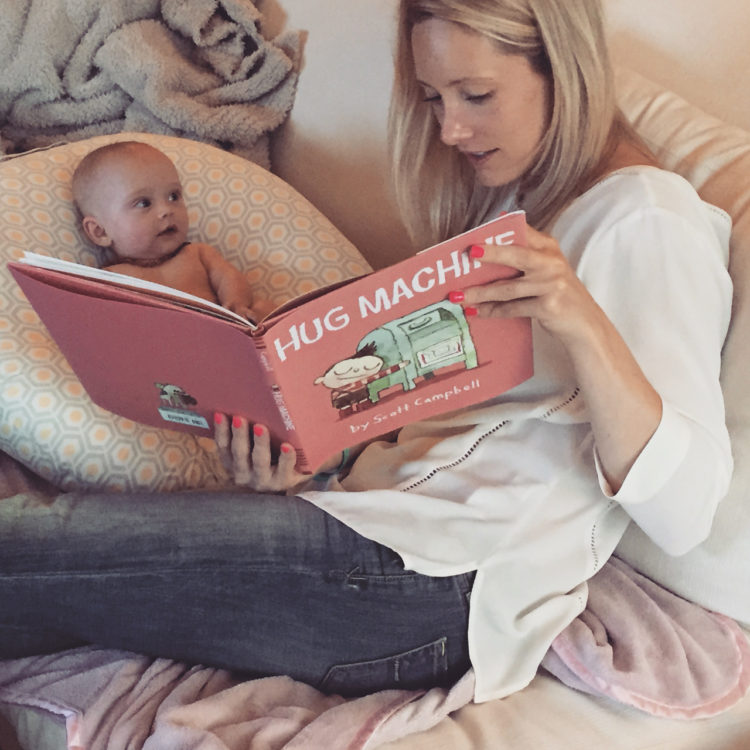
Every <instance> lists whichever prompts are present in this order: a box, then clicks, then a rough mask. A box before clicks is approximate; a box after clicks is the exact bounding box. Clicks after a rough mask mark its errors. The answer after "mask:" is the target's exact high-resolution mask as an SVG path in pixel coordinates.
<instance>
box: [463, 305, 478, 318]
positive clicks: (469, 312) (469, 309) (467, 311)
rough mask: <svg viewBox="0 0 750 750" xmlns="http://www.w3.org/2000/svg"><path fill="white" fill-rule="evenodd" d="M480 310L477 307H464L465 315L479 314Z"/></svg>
mask: <svg viewBox="0 0 750 750" xmlns="http://www.w3.org/2000/svg"><path fill="white" fill-rule="evenodd" d="M478 313H479V310H477V308H476V307H464V315H468V316H472V315H477V314H478Z"/></svg>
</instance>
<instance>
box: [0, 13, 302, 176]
mask: <svg viewBox="0 0 750 750" xmlns="http://www.w3.org/2000/svg"><path fill="white" fill-rule="evenodd" d="M256 5H257V3H255V4H254V3H252V2H250V0H13V2H6V3H3V11H2V13H1V14H0V151H2V152H18V151H25V150H28V149H30V148H36V147H40V146H46V145H49V144H51V143H56V142H59V141H65V140H80V139H82V138H88V137H90V136H92V135H102V134H107V133H117V132H121V131H140V132H149V133H161V134H167V135H177V136H183V137H186V138H191V139H194V140H200V141H205V142H208V143H213V144H214V145H218V146H220V147H222V148H224V149H227V150H230V151H233V152H234V153H237V154H239V155H241V156H244V157H246V158H248V159H250V160H252V161H254V162H256V163H258V164H261V165H262V166H265V167H268V166H269V155H268V151H269V149H268V136H269V134H270V133H271V132H272V131H273V130H274V129H275V128H277V127H278V126H279V125H280V124H281V123H282V122H283V121H284V119H285V118H286V116H287V115H288V113H289V110H290V109H291V106H292V103H293V101H294V95H295V91H296V84H297V72H298V71H297V68H298V65H297V63H298V61H299V55H300V38H299V34H297V33H294V32H287V33H285V34H283V35H281V36H279V37H277V38H276V39H273V40H269V39H266V38H265V37H264V36H263V34H262V31H261V21H262V16H261V14H260V12H259V10H258V9H257V7H256Z"/></svg>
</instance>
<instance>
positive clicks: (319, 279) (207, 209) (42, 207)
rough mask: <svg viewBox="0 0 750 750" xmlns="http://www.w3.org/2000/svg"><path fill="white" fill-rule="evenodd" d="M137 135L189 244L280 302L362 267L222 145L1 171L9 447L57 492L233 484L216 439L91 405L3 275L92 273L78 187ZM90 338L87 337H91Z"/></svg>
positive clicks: (10, 163)
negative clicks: (39, 263) (18, 270)
mask: <svg viewBox="0 0 750 750" xmlns="http://www.w3.org/2000/svg"><path fill="white" fill-rule="evenodd" d="M128 138H137V139H139V140H143V141H145V142H147V143H150V144H152V145H154V146H156V147H157V148H160V149H161V150H162V151H164V152H165V153H166V154H167V155H168V156H169V157H171V158H172V160H173V161H174V162H175V164H176V166H177V169H178V171H179V172H180V175H181V177H182V181H183V187H184V191H185V198H186V201H187V204H188V211H189V216H190V225H191V233H190V236H191V238H193V239H196V240H202V241H204V242H209V243H211V244H213V245H215V246H216V247H218V248H220V249H221V250H222V252H223V254H224V255H225V256H226V257H227V258H228V259H229V260H230V261H232V262H234V263H235V264H236V265H237V266H238V267H240V268H241V269H243V270H245V272H246V274H247V277H248V279H249V280H250V282H251V283H252V285H253V287H254V292H255V294H256V296H257V297H258V298H268V299H271V300H272V301H273V302H277V303H280V302H282V301H284V300H286V299H288V298H290V297H292V296H295V295H297V294H302V293H304V292H308V291H310V290H312V289H314V288H316V287H319V286H321V285H323V284H327V283H331V282H335V281H339V280H340V279H343V278H346V277H350V276H355V275H359V274H361V273H363V272H364V271H366V270H367V265H366V263H365V261H364V260H363V258H362V257H361V256H360V254H359V253H358V252H357V250H356V249H355V248H354V247H353V246H352V245H351V243H349V242H348V241H347V240H346V239H345V238H344V237H343V236H342V235H341V233H340V232H338V231H337V230H336V229H335V228H334V227H333V225H332V224H331V223H330V222H329V221H328V220H327V219H326V218H325V217H324V216H322V215H321V214H320V213H319V212H318V211H317V210H316V209H315V208H313V206H312V205H311V204H310V203H309V202H308V201H306V200H305V199H304V198H302V197H301V196H300V195H299V193H297V192H296V191H295V190H293V189H292V188H290V187H289V186H288V185H287V184H286V183H284V182H283V181H282V180H280V179H279V178H278V177H275V176H274V175H272V174H270V173H269V172H267V171H266V170H264V169H263V168H261V167H259V166H257V165H256V164H253V163H251V162H249V161H246V160H245V159H242V158H240V157H238V156H235V155H232V154H229V153H227V152H225V151H222V150H220V149H218V148H215V147H213V146H209V145H206V144H203V143H197V142H193V141H189V140H185V139H180V138H174V137H170V136H158V135H145V134H132V133H130V134H128V133H125V134H118V135H115V136H100V137H96V138H91V139H89V140H85V141H78V142H75V143H70V144H66V145H62V146H57V147H54V148H50V149H47V150H41V151H34V152H29V153H26V154H23V155H21V156H18V157H13V158H8V159H5V160H3V161H2V162H0V196H1V197H0V450H3V451H5V452H6V453H8V454H10V455H11V456H13V457H15V458H16V459H18V460H19V461H21V462H22V463H23V464H25V465H26V466H28V467H29V468H31V469H32V470H33V471H35V472H36V473H37V474H39V475H41V476H43V477H44V478H46V479H48V480H49V481H51V482H52V483H53V484H55V485H56V486H58V487H60V488H62V489H74V488H86V489H122V490H129V489H133V490H134V489H149V490H176V489H184V488H192V487H203V486H211V485H215V484H219V483H222V482H223V481H224V476H223V472H222V470H221V466H220V462H219V461H217V458H216V453H215V450H214V445H213V441H211V440H207V439H205V438H197V437H194V436H192V435H188V434H186V433H180V432H175V431H170V430H166V429H154V428H152V427H147V426H144V425H140V424H135V423H134V422H132V421H129V420H126V419H123V418H120V417H117V416H115V415H113V414H111V413H109V412H106V411H104V410H102V409H100V408H99V407H97V406H96V405H95V404H93V403H92V402H91V400H90V399H89V398H88V396H87V395H86V393H85V392H84V390H83V388H82V387H81V385H80V383H79V382H78V380H77V378H76V377H75V375H74V374H73V372H72V370H71V369H70V367H69V366H68V363H67V361H66V360H65V358H64V357H63V356H62V355H61V354H60V352H59V350H58V349H57V346H56V345H55V343H54V342H53V341H52V340H51V338H50V337H49V335H48V334H47V331H46V329H45V328H44V326H43V325H41V323H40V322H39V319H38V318H37V316H36V314H35V313H34V311H33V309H32V308H31V307H30V306H29V304H28V303H27V302H26V300H25V298H24V297H23V295H22V293H21V291H20V289H19V288H18V286H17V285H16V282H15V281H14V279H13V278H12V276H11V275H10V273H9V271H8V268H7V265H6V264H7V261H9V260H15V259H18V258H19V257H20V256H21V255H22V253H23V252H24V251H26V250H30V251H33V252H39V253H43V254H47V255H54V256H57V257H60V258H63V259H65V260H72V261H77V262H82V263H87V264H89V265H96V264H97V257H96V254H95V250H94V248H93V247H92V246H90V245H89V244H88V243H87V242H86V240H85V238H84V235H83V234H82V232H81V231H80V229H79V226H78V219H77V215H76V212H75V210H74V207H73V204H72V201H71V191H70V178H71V174H72V171H73V169H74V168H75V166H76V165H77V163H78V161H79V160H80V159H81V158H82V157H83V156H84V155H85V154H86V153H88V151H90V150H91V149H93V148H95V147H98V146H101V145H103V144H105V143H109V142H111V141H114V140H123V139H128ZM81 335H85V332H84V331H82V332H81Z"/></svg>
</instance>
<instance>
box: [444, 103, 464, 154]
mask: <svg viewBox="0 0 750 750" xmlns="http://www.w3.org/2000/svg"><path fill="white" fill-rule="evenodd" d="M471 135H472V130H471V128H470V127H469V126H468V125H467V124H466V122H465V120H464V118H463V117H462V116H461V115H460V113H459V112H457V111H456V110H455V109H453V108H448V107H446V109H445V112H444V113H443V118H442V122H441V123H440V140H441V141H442V142H443V143H444V144H445V145H446V146H457V145H458V144H459V143H461V142H462V141H465V140H466V139H468V138H470V137H471Z"/></svg>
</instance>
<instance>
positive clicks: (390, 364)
mask: <svg viewBox="0 0 750 750" xmlns="http://www.w3.org/2000/svg"><path fill="white" fill-rule="evenodd" d="M525 226H526V225H525V217H524V215H523V213H522V212H514V213H511V214H505V215H503V216H501V217H499V218H497V219H494V220H492V221H490V222H487V223H486V224H483V225H481V226H479V227H477V228H475V229H472V230H470V231H468V232H465V233H463V234H461V235H458V236H457V237H453V238H452V239H450V240H447V241H446V242H443V243H440V244H439V245H435V246H434V247H432V248H429V249H428V250H425V251H423V252H421V253H418V254H417V255H415V256H413V257H411V258H408V259H406V260H404V261H401V262H400V263H397V264H396V265H394V266H391V267H389V268H385V269H382V270H380V271H376V272H373V273H371V274H368V275H366V276H363V277H360V278H358V279H355V280H353V281H351V282H348V283H345V284H343V285H337V286H336V287H335V288H333V289H332V290H325V289H324V290H321V291H320V292H319V293H318V294H317V296H315V295H313V296H310V295H306V296H305V297H304V298H303V299H301V301H298V302H297V303H295V302H292V303H290V304H287V305H284V306H283V307H282V308H280V309H279V311H277V312H274V313H272V314H271V315H270V316H268V317H267V318H266V319H265V320H263V321H262V322H261V324H260V326H258V327H257V328H256V327H253V326H251V325H249V324H248V325H243V324H241V323H238V322H232V321H229V320H222V319H220V318H217V317H215V316H213V315H209V314H206V313H205V312H201V311H198V310H196V309H192V308H190V307H186V306H184V305H183V304H181V303H179V302H175V301H170V300H168V299H165V298H164V297H163V296H158V297H153V296H150V295H149V294H148V293H147V292H144V291H141V290H137V289H131V288H125V287H119V286H112V285H110V284H103V283H101V282H99V281H97V280H94V279H90V278H84V277H81V276H77V275H73V274H71V273H63V272H60V271H53V270H48V269H46V268H39V267H35V266H34V265H30V264H29V263H24V262H22V261H21V262H15V263H11V264H9V265H10V268H11V272H12V273H13V275H14V277H15V278H16V280H17V282H18V283H19V285H20V286H21V288H22V290H23V292H24V293H25V294H26V297H27V298H28V300H29V302H30V303H31V305H32V306H33V307H34V309H35V310H36V312H37V314H38V315H39V317H40V318H41V320H42V322H43V323H44V324H45V326H46V327H47V329H48V330H49V332H50V335H51V336H52V338H53V339H54V340H55V341H56V342H57V344H58V346H59V348H60V350H61V351H62V353H63V354H64V355H65V357H66V358H67V359H68V362H69V364H70V366H71V368H72V369H73V371H74V372H75V374H76V376H77V377H78V378H79V380H80V381H81V384H82V385H83V387H84V388H85V389H86V391H87V393H88V394H89V396H90V397H91V399H92V400H93V401H94V402H95V403H96V404H98V405H99V406H101V407H103V408H105V409H107V410H109V411H112V412H114V413H116V414H119V415H121V416H124V417H127V418H129V419H133V420H134V421H138V422H142V423H145V424H149V425H154V426H158V427H166V428H170V429H177V430H188V431H191V432H195V433H197V434H200V435H204V436H211V435H212V428H213V413H214V412H217V411H218V412H223V413H226V414H239V415H242V416H244V417H246V418H247V419H248V420H249V421H250V422H252V423H255V422H260V423H263V424H266V425H267V426H268V428H269V430H270V432H271V434H272V436H273V437H274V440H275V442H276V443H278V442H281V441H288V442H290V443H291V444H292V445H294V446H295V448H296V449H297V453H298V466H299V468H300V469H302V470H305V471H312V470H314V469H315V468H316V467H317V466H319V465H320V464H322V463H323V461H324V460H325V459H327V458H328V457H329V456H331V455H333V454H334V453H335V452H337V451H339V450H341V449H342V448H345V447H348V446H351V445H354V444H356V443H359V442H361V441H363V440H369V439H374V438H376V437H378V436H379V435H383V434H385V433H387V432H390V431H391V430H394V429H397V428H398V427H402V426H403V425H404V424H407V423H409V422H414V421H417V420H420V419H426V418H428V417H433V416H436V415H438V414H441V413H444V412H449V411H453V410H455V409H458V408H461V407H466V406H470V405H472V404H475V403H478V402H480V401H484V400H487V399H489V398H493V397H495V396H498V395H499V394H501V393H503V392H505V391H507V390H509V389H511V388H513V387H514V386H516V385H518V384H519V383H521V382H523V381H524V380H526V379H527V378H529V377H530V376H531V375H532V374H533V355H532V340H531V323H530V321H529V320H528V319H526V318H512V319H501V318H488V319H478V318H476V317H467V316H465V315H464V312H463V309H462V308H461V306H460V305H457V304H454V303H452V302H449V301H448V294H449V292H451V291H453V290H458V289H463V288H465V287H467V286H470V285H472V286H473V285H476V284H482V283H486V282H489V281H492V280H495V279H499V278H507V277H510V276H514V275H516V271H515V270H514V269H511V268H507V267H504V266H498V265H496V264H492V263H485V264H481V263H478V262H477V261H474V260H473V259H471V258H470V257H469V255H468V248H469V246H470V245H471V244H474V243H498V244H500V243H502V244H508V243H510V242H519V243H523V241H524V238H525Z"/></svg>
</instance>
